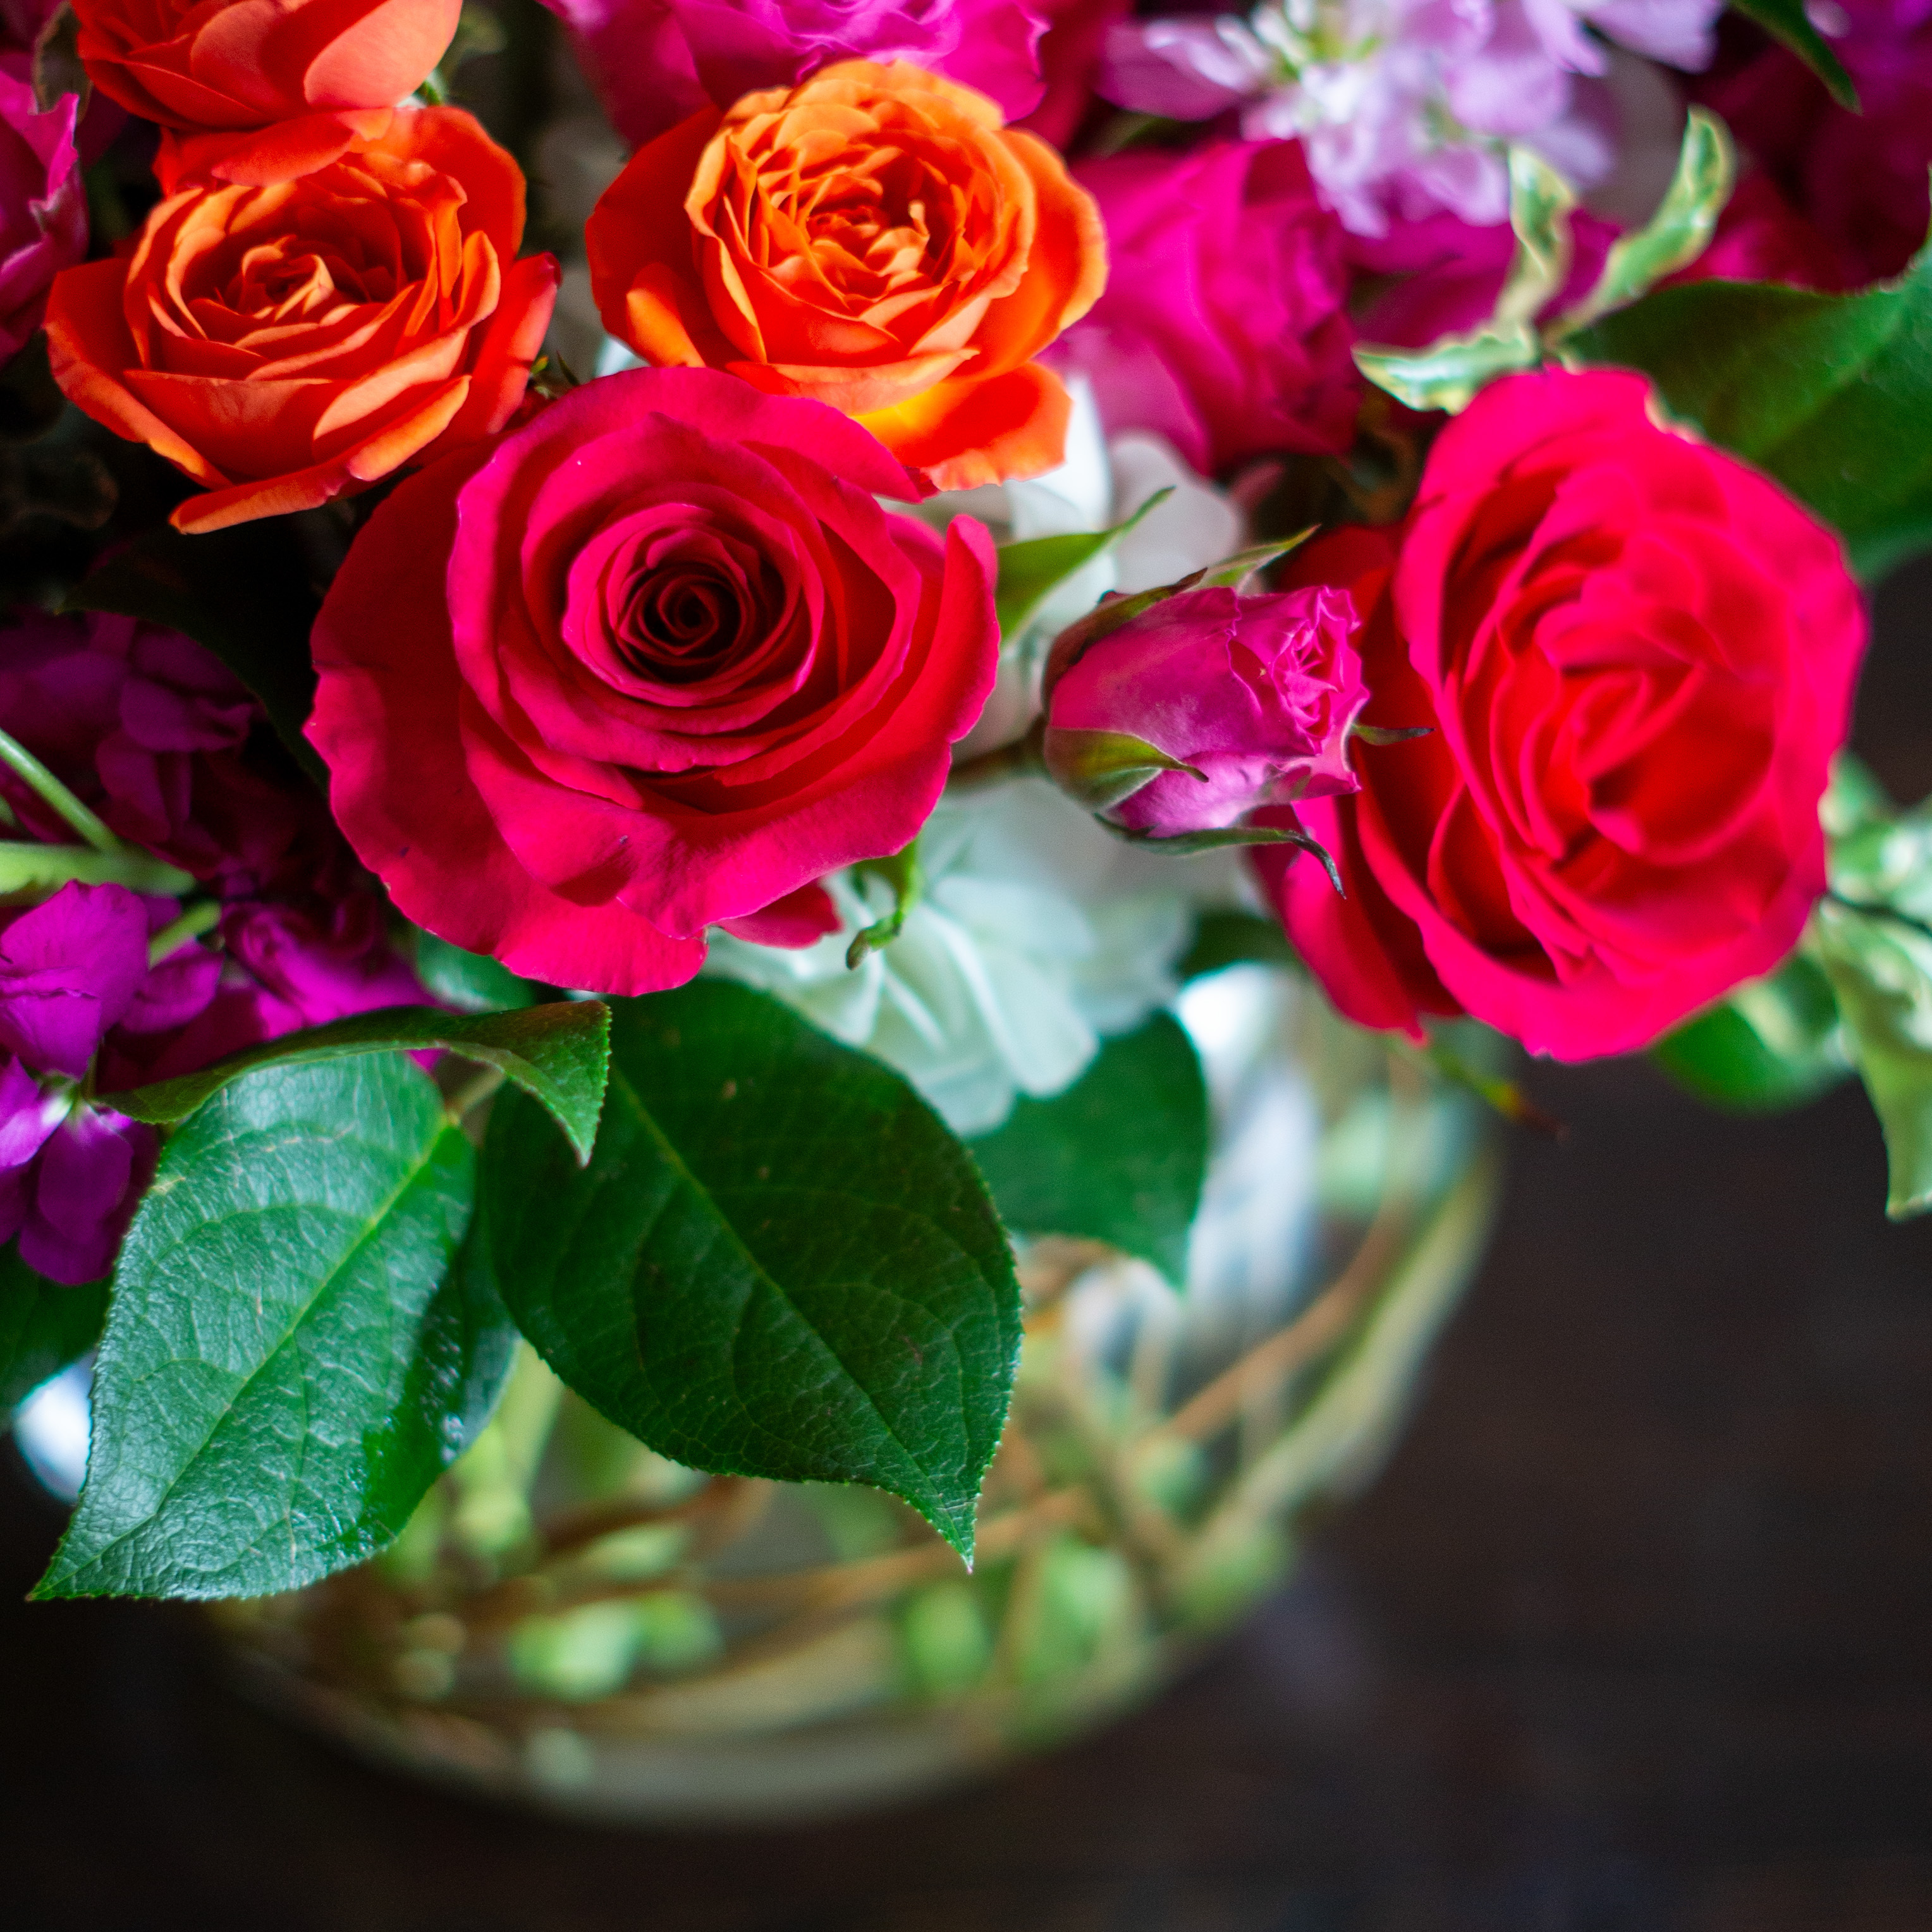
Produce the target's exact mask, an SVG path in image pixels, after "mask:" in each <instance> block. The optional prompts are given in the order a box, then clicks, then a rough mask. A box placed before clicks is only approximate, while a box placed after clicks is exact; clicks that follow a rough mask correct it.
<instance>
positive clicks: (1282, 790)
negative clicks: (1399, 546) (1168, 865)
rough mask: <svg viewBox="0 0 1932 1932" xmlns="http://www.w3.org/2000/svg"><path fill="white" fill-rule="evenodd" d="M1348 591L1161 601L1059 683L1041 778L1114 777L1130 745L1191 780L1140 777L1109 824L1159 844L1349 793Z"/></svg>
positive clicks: (1352, 678) (1351, 681)
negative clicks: (1267, 809) (1105, 773)
mask: <svg viewBox="0 0 1932 1932" xmlns="http://www.w3.org/2000/svg"><path fill="white" fill-rule="evenodd" d="M1354 629H1355V607H1354V605H1353V604H1351V603H1350V601H1349V596H1348V593H1347V592H1346V591H1337V590H1331V589H1326V588H1318V589H1309V590H1289V591H1283V592H1277V593H1274V594H1272V595H1265V596H1256V597H1241V596H1238V595H1236V594H1235V592H1233V591H1232V590H1228V589H1208V590H1184V591H1183V592H1181V593H1180V595H1178V596H1175V597H1169V598H1163V600H1162V601H1160V603H1158V604H1155V605H1154V607H1152V608H1151V609H1150V610H1145V611H1143V612H1142V613H1141V614H1140V615H1139V616H1137V617H1135V618H1133V619H1130V620H1129V621H1128V622H1127V623H1125V624H1123V625H1121V628H1119V629H1118V630H1116V631H1109V632H1107V633H1106V635H1105V636H1103V637H1100V638H1099V639H1098V640H1097V641H1096V642H1094V643H1091V644H1090V645H1088V647H1087V648H1086V649H1085V651H1083V652H1081V654H1080V655H1079V657H1078V658H1076V659H1075V660H1074V661H1073V664H1071V665H1070V667H1068V668H1067V670H1064V671H1063V672H1061V674H1060V675H1059V676H1058V677H1057V678H1056V679H1055V681H1054V683H1053V687H1052V691H1051V692H1050V693H1049V697H1048V703H1047V714H1046V763H1047V769H1049V771H1050V772H1052V773H1053V774H1054V775H1055V777H1056V778H1061V777H1063V775H1064V777H1065V778H1070V779H1071V780H1072V781H1073V784H1072V787H1071V788H1072V789H1073V790H1074V791H1075V794H1076V796H1081V797H1082V799H1083V800H1086V799H1087V798H1088V787H1086V786H1085V784H1083V783H1082V778H1083V775H1085V773H1086V772H1088V770H1090V769H1092V768H1093V767H1094V766H1095V765H1096V763H1097V764H1098V765H1099V766H1101V767H1103V768H1105V767H1108V766H1118V764H1119V763H1121V757H1122V754H1121V751H1119V750H1118V740H1119V739H1122V738H1126V739H1138V740H1139V742H1141V743H1142V744H1144V745H1152V746H1153V747H1154V749H1155V750H1156V751H1159V752H1160V753H1161V754H1163V755H1164V756H1165V757H1169V758H1172V759H1174V760H1177V761H1178V763H1181V765H1184V766H1187V767H1188V768H1189V769H1186V770H1180V771H1163V772H1160V774H1159V775H1157V776H1154V777H1150V778H1144V779H1143V780H1142V781H1141V782H1140V783H1139V785H1138V787H1137V788H1136V790H1133V791H1132V792H1130V793H1128V794H1127V796H1124V797H1119V796H1116V797H1115V798H1113V799H1111V800H1110V801H1109V802H1108V803H1107V805H1106V811H1105V815H1106V817H1109V818H1111V819H1112V820H1114V821H1115V823H1118V824H1121V825H1124V826H1127V827H1129V828H1130V829H1132V830H1133V831H1136V832H1148V833H1151V834H1152V835H1154V836H1155V837H1157V838H1172V837H1173V836H1175V835H1176V834H1178V833H1183V832H1205V831H1210V830H1218V829H1220V828H1222V827H1223V826H1230V825H1232V824H1233V823H1235V821H1236V820H1238V819H1239V818H1241V817H1245V816H1246V815H1247V814H1248V813H1249V812H1250V811H1253V810H1254V809H1255V808H1256V807H1257V806H1260V805H1277V804H1289V803H1292V802H1294V801H1295V800H1296V799H1303V798H1316V797H1321V796H1325V795H1326V794H1328V793H1331V792H1342V791H1353V790H1355V774H1354V772H1352V771H1351V770H1350V769H1349V757H1348V736H1349V726H1350V725H1351V724H1352V723H1353V722H1354V721H1355V716H1356V714H1357V713H1358V712H1360V711H1361V708H1362V706H1364V704H1365V703H1367V701H1368V695H1369V694H1368V688H1367V686H1366V685H1364V683H1363V682H1362V666H1361V659H1360V658H1358V657H1357V656H1356V655H1355V649H1354V646H1352V644H1351V643H1349V634H1350V633H1351V632H1352V631H1353V630H1354Z"/></svg>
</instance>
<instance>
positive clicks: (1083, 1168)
mask: <svg viewBox="0 0 1932 1932" xmlns="http://www.w3.org/2000/svg"><path fill="white" fill-rule="evenodd" d="M971 1145H972V1148H973V1154H974V1158H975V1159H976V1160H977V1161H978V1162H979V1163H980V1172H982V1173H983V1174H984V1175H986V1181H987V1184H988V1185H989V1187H992V1190H993V1199H995V1201H996V1202H998V1204H999V1208H1000V1212H1001V1214H1002V1215H1003V1216H1004V1217H1005V1218H1006V1221H1007V1225H1008V1226H1010V1227H1012V1228H1015V1229H1018V1230H1019V1232H1021V1233H1022V1234H1028V1235H1082V1236H1085V1238H1088V1239H1089V1240H1092V1241H1107V1242H1111V1243H1112V1245H1113V1246H1114V1247H1117V1248H1121V1249H1124V1250H1126V1251H1127V1253H1129V1254H1130V1255H1139V1256H1141V1257H1142V1259H1144V1260H1146V1261H1150V1262H1153V1264H1154V1266H1155V1267H1156V1268H1159V1269H1160V1271H1161V1272H1162V1273H1163V1274H1165V1275H1166V1277H1167V1278H1168V1279H1169V1280H1170V1281H1171V1282H1172V1283H1175V1285H1176V1286H1182V1285H1184V1283H1185V1282H1186V1280H1187V1232H1188V1230H1189V1229H1190V1228H1191V1227H1192V1226H1193V1224H1194V1211H1195V1210H1196V1208H1198V1207H1199V1205H1200V1202H1201V1184H1202V1180H1203V1179H1204V1178H1205V1176H1206V1174H1207V1171H1208V1089H1207V1087H1206V1085H1205V1082H1203V1081H1202V1077H1201V1062H1200V1061H1199V1058H1198V1057H1197V1056H1196V1053H1195V1051H1194V1046H1193V1042H1192V1041H1191V1040H1189V1038H1188V1037H1187V1034H1186V1033H1185V1031H1183V1029H1182V1028H1181V1025H1179V1023H1178V1022H1176V1021H1175V1019H1172V1017H1170V1016H1169V1015H1168V1014H1166V1013H1157V1014H1155V1016H1154V1018H1153V1019H1151V1020H1149V1021H1148V1022H1147V1024H1146V1025H1145V1026H1143V1027H1142V1028H1139V1030H1138V1031H1136V1032H1133V1033H1130V1034H1123V1035H1121V1037H1120V1038H1118V1039H1117V1040H1109V1041H1107V1042H1106V1043H1105V1044H1104V1045H1103V1046H1102V1047H1101V1049H1100V1052H1099V1053H1098V1054H1097V1055H1096V1056H1095V1058H1094V1064H1093V1065H1092V1066H1091V1067H1088V1070H1087V1071H1086V1072H1085V1073H1084V1074H1082V1076H1081V1077H1080V1078H1079V1079H1078V1080H1076V1082H1074V1083H1073V1085H1072V1086H1071V1087H1070V1088H1067V1091H1065V1092H1064V1094H1055V1096H1054V1097H1053V1098H1052V1100H1026V1099H1022V1100H1019V1101H1018V1102H1017V1103H1015V1106H1014V1108H1013V1113H1012V1115H1010V1117H1009V1118H1008V1119H1007V1124H1006V1125H1005V1126H1004V1127H1001V1128H999V1129H998V1130H996V1131H995V1132H994V1133H990V1134H984V1135H982V1136H980V1138H979V1139H977V1140H975V1141H974V1142H972V1143H971Z"/></svg>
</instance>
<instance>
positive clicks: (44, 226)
mask: <svg viewBox="0 0 1932 1932" xmlns="http://www.w3.org/2000/svg"><path fill="white" fill-rule="evenodd" d="M76 106H77V102H76V99H75V97H74V95H71V94H66V95H62V97H61V98H60V99H59V100H58V101H55V104H53V106H52V107H50V108H49V109H48V110H47V111H46V113H44V114H43V113H40V112H39V111H38V110H37V109H36V107H35V106H34V90H33V89H32V87H31V86H30V85H29V84H28V83H27V82H26V80H23V79H22V78H20V77H17V76H16V75H14V74H10V73H8V72H7V71H5V70H4V69H0V122H4V123H5V125H4V126H0V363H4V362H10V361H11V360H12V359H13V357H15V356H17V355H18V354H19V353H20V350H21V349H22V348H23V347H24V346H25V344H26V341H27V338H28V337H29V336H30V335H32V334H33V332H34V330H35V329H38V328H39V327H40V318H41V317H42V316H43V315H44V314H46V306H47V290H48V288H49V286H50V285H51V284H52V281H53V278H54V277H55V275H58V273H59V272H60V271H61V270H62V269H65V268H68V267H71V266H72V265H73V264H74V263H76V262H78V261H79V260H81V258H82V257H83V256H84V255H86V253H87V195H86V190H85V188H84V187H83V184H82V181H81V175H80V155H79V154H77V152H76V151H75V148H74V110H75V107H76Z"/></svg>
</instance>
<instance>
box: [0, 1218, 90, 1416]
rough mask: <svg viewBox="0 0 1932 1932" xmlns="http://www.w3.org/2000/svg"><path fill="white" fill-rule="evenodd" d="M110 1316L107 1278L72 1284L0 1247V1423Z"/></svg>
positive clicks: (70, 1358) (14, 1249)
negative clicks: (37, 1270)
mask: <svg viewBox="0 0 1932 1932" xmlns="http://www.w3.org/2000/svg"><path fill="white" fill-rule="evenodd" d="M106 1319H107V1283H105V1282H104V1281H90V1282H88V1283H85V1284H83V1286H80V1287H79V1288H68V1287H66V1286H63V1285H62V1283H59V1282H57V1281H49V1280H46V1278H45V1277H43V1276H41V1275H39V1274H35V1273H34V1271H33V1270H32V1269H31V1268H29V1267H28V1265H27V1264H26V1262H23V1260H22V1259H20V1250H19V1249H18V1248H17V1247H15V1246H14V1244H13V1243H12V1242H9V1243H8V1244H7V1246H6V1247H5V1249H4V1250H0V1429H5V1427H6V1426H7V1419H8V1418H10V1416H11V1415H12V1414H13V1411H14V1409H16V1408H17V1407H18V1406H20V1403H22V1402H23V1401H25V1400H26V1398H27V1397H28V1396H30V1395H31V1394H33V1392H34V1390H35V1389H37V1388H39V1387H40V1385H41V1383H43V1382H46V1381H47V1380H49V1379H50V1378H51V1377H52V1376H57V1375H58V1374H59V1373H60V1372H61V1370H63V1369H64V1368H65V1367H67V1365H68V1363H70V1362H71V1361H74V1360H76V1359H77V1358H78V1357H80V1356H82V1355H86V1352H88V1350H89V1349H91V1348H92V1347H93V1346H94V1345H95V1343H97V1342H98V1341H99V1340H100V1339H101V1324H102V1322H104V1321H105V1320H106Z"/></svg>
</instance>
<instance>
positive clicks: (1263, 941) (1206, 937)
mask: <svg viewBox="0 0 1932 1932" xmlns="http://www.w3.org/2000/svg"><path fill="white" fill-rule="evenodd" d="M1299 965H1301V962H1300V960H1299V959H1297V958H1296V956H1295V948H1294V947H1292V946H1291V945H1289V943H1288V935H1287V934H1286V933H1285V932H1283V931H1282V929H1281V922H1280V920H1278V919H1265V918H1264V917H1263V916H1262V915H1261V914H1260V913H1256V912H1239V911H1236V910H1232V908H1230V909H1227V910H1220V911H1216V912H1204V913H1202V915H1201V918H1200V921H1199V923H1198V924H1197V925H1196V927H1195V929H1194V941H1193V944H1192V945H1190V947H1188V949H1187V952H1186V953H1185V954H1184V955H1183V956H1182V958H1181V964H1180V965H1178V967H1176V968H1175V971H1176V972H1177V973H1178V974H1179V975H1180V976H1181V979H1182V980H1183V981H1187V980H1202V979H1205V978H1206V977H1207V976H1208V974H1210V973H1220V972H1222V971H1225V970H1226V968H1229V967H1230V966H1279V967H1281V968H1284V969H1286V968H1293V967H1297V966H1299Z"/></svg>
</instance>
